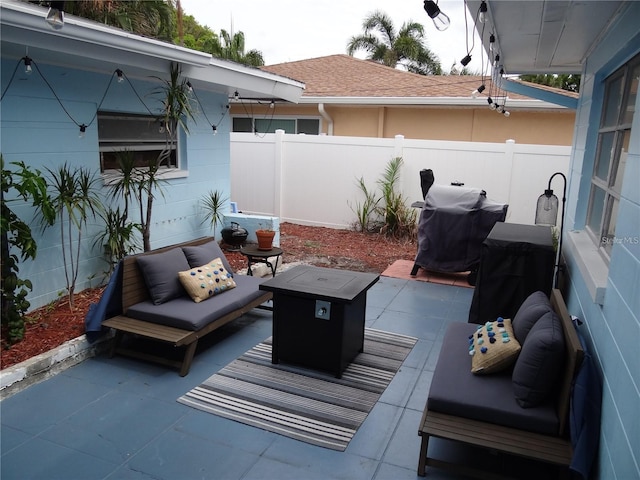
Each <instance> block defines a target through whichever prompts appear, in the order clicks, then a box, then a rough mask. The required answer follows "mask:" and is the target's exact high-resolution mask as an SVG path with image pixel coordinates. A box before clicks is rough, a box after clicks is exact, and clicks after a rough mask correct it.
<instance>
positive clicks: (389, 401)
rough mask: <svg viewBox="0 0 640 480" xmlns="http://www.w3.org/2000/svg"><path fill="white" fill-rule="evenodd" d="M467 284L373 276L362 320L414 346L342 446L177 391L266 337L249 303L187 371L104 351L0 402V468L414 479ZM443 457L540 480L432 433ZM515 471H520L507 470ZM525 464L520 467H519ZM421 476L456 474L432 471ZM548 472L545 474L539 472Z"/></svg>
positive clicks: (44, 474) (6, 472)
mask: <svg viewBox="0 0 640 480" xmlns="http://www.w3.org/2000/svg"><path fill="white" fill-rule="evenodd" d="M472 295H473V290H472V289H470V288H464V287H457V286H450V285H440V284H434V283H427V282H423V281H411V280H404V279H393V278H388V277H381V279H380V281H379V282H378V283H377V284H376V285H374V286H373V288H371V290H370V291H369V294H368V297H367V298H368V300H367V301H368V305H367V320H366V324H367V326H368V327H373V328H377V329H381V330H387V331H392V332H397V333H402V334H406V335H412V336H415V337H417V338H418V339H419V340H418V343H417V344H416V346H415V347H414V349H413V350H412V352H411V353H410V355H409V357H408V358H407V359H406V361H405V363H404V365H403V366H402V368H401V370H400V371H399V372H398V374H397V375H396V377H395V378H394V380H393V382H392V383H391V385H390V386H389V387H388V389H387V390H386V391H385V393H384V394H383V395H382V397H381V398H380V400H379V402H378V403H377V405H376V406H375V407H374V409H373V410H372V412H371V413H370V414H369V416H368V417H367V419H366V420H365V422H364V424H363V425H362V426H361V428H360V429H359V430H358V432H357V434H356V436H355V437H354V439H353V440H352V441H351V443H350V444H349V446H348V448H347V449H346V451H345V452H336V451H332V450H328V449H324V448H321V447H316V446H313V445H309V444H306V443H302V442H299V441H296V440H292V439H289V438H286V437H283V436H280V435H278V434H275V433H270V432H266V431H263V430H260V429H258V428H255V427H250V426H246V425H243V424H240V423H237V422H234V421H231V420H227V419H223V418H220V417H217V416H215V415H211V414H207V413H204V412H201V411H199V410H196V409H193V408H190V407H187V406H185V405H182V404H179V403H177V401H176V399H177V398H178V397H179V396H180V395H182V394H184V393H185V392H187V391H188V390H190V389H191V388H193V387H195V386H196V385H198V384H200V383H201V382H202V381H203V380H205V379H206V378H208V377H209V376H210V375H212V374H213V373H214V372H215V371H217V370H218V369H220V368H222V367H223V366H224V365H226V364H227V363H229V362H230V361H231V360H233V359H235V358H237V357H238V356H240V355H241V354H242V353H244V352H245V351H246V350H248V349H249V348H251V347H252V346H254V345H255V344H257V343H259V342H260V341H262V340H264V339H265V338H266V337H268V336H269V335H271V313H270V312H267V311H263V310H254V311H253V312H251V313H249V314H247V315H245V316H244V317H242V318H241V319H239V320H237V321H236V322H233V323H232V324H230V325H228V326H226V327H224V328H223V329H221V330H220V331H218V332H216V333H213V334H212V335H210V336H209V337H208V338H207V339H205V340H202V341H201V345H200V346H199V350H198V353H197V354H196V357H195V359H194V362H193V365H192V368H191V372H190V373H189V375H187V376H186V377H180V376H179V375H178V373H177V372H176V371H174V370H170V369H167V368H164V367H161V366H156V365H151V364H146V363H143V362H140V361H136V360H132V359H127V358H123V357H116V358H113V359H110V358H107V357H106V356H98V357H94V358H90V359H88V360H86V361H84V362H82V363H81V364H79V365H77V366H75V367H72V368H70V369H68V370H65V371H64V372H62V373H60V374H58V375H56V376H55V377H53V378H50V379H49V380H46V381H44V382H42V383H39V384H37V385H33V386H31V387H29V388H27V389H26V390H24V391H22V392H19V393H17V394H15V395H13V396H11V397H9V398H7V399H5V400H3V401H2V402H1V403H0V417H1V422H2V430H1V438H0V440H1V453H2V456H1V458H0V463H1V470H0V477H1V478H2V479H3V480H10V479H16V480H17V479H19V480H27V479H64V480H76V479H77V480H90V479H137V480H143V479H147V480H150V479H154V480H182V479H185V480H186V479H196V478H205V479H229V480H236V479H237V480H241V479H242V480H251V479H260V480H268V479H277V480H286V479H296V480H299V479H316V478H317V479H319V480H320V479H322V480H331V479H363V480H367V479H375V480H382V479H394V480H401V479H408V478H411V479H413V478H416V469H417V463H418V452H419V448H420V438H419V437H418V434H417V431H418V423H419V421H420V417H421V415H422V409H423V408H424V403H425V400H426V395H427V392H428V389H429V382H430V380H431V376H432V372H433V368H434V366H435V362H436V360H437V356H438V352H439V350H440V346H441V342H442V336H443V333H444V330H445V328H446V326H447V324H448V323H449V322H452V321H466V320H467V315H468V310H469V306H470V304H471V298H472ZM430 448H432V449H435V450H437V451H439V452H440V451H441V452H442V456H443V457H445V458H446V457H452V456H463V457H462V458H464V459H465V461H466V462H480V464H483V463H486V464H487V465H490V466H491V467H492V468H493V467H496V465H497V466H498V468H499V469H500V470H501V471H502V473H503V474H507V475H509V474H511V475H513V477H514V478H536V477H537V478H541V477H539V475H541V474H544V475H547V474H548V473H549V472H545V471H544V469H543V471H542V472H541V471H540V467H539V466H538V465H537V464H535V463H533V462H524V461H523V460H517V459H512V458H503V457H502V456H500V457H499V456H496V455H492V454H487V453H480V452H478V451H475V450H471V449H465V448H462V447H459V446H457V445H455V444H449V443H447V442H444V441H438V440H437V439H434V440H432V441H431V442H430ZM513 472H516V473H513ZM523 472H527V473H526V475H525V474H524V473H523ZM427 476H428V477H427V478H431V479H436V480H437V479H453V478H460V477H459V476H454V475H451V474H447V473H445V472H443V471H440V470H437V469H428V473H427ZM545 478H546V477H545Z"/></svg>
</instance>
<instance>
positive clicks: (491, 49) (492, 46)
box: [489, 33, 496, 54]
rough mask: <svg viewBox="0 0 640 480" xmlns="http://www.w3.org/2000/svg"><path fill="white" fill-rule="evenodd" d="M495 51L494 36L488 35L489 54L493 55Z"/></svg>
mask: <svg viewBox="0 0 640 480" xmlns="http://www.w3.org/2000/svg"><path fill="white" fill-rule="evenodd" d="M495 49H496V36H495V35H494V34H493V33H492V34H491V35H489V52H490V53H491V54H494V53H495Z"/></svg>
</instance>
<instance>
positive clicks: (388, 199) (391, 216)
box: [377, 157, 417, 238]
mask: <svg viewBox="0 0 640 480" xmlns="http://www.w3.org/2000/svg"><path fill="white" fill-rule="evenodd" d="M402 164H403V161H402V157H396V158H393V159H392V160H391V161H390V162H389V163H388V164H387V168H386V169H385V171H384V174H383V176H382V178H381V179H380V180H378V186H379V187H380V190H381V191H382V205H381V206H379V207H378V209H377V211H378V214H379V215H380V216H381V217H382V218H383V226H382V228H381V232H382V233H384V234H385V235H387V236H390V237H396V238H406V237H409V238H413V236H414V235H415V225H416V219H417V212H416V210H415V209H412V208H410V207H407V205H406V203H405V202H406V200H405V198H404V197H403V196H402V194H401V193H400V192H398V191H397V189H398V182H399V181H400V173H401V169H402Z"/></svg>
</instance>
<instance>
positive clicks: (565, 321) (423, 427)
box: [418, 289, 584, 478]
mask: <svg viewBox="0 0 640 480" xmlns="http://www.w3.org/2000/svg"><path fill="white" fill-rule="evenodd" d="M550 300H551V306H552V307H553V309H554V311H555V312H556V313H557V314H558V316H559V317H560V319H561V322H562V327H563V331H564V338H565V350H566V358H565V364H564V368H563V371H562V376H561V386H560V389H559V393H558V398H557V401H556V412H557V415H558V419H559V431H558V434H557V435H555V436H554V435H544V434H540V433H533V432H528V431H525V430H520V429H517V428H511V427H505V426H502V425H496V424H493V423H488V422H482V421H478V420H472V419H468V418H464V417H459V416H456V415H450V414H445V413H440V412H434V411H431V410H429V409H428V407H427V406H425V409H424V412H423V414H422V420H421V421H420V428H419V430H418V435H419V436H420V437H422V441H421V445H420V459H419V461H418V475H419V476H421V477H424V476H425V475H426V466H427V465H430V466H432V467H436V468H442V469H447V470H450V471H453V472H455V473H457V474H458V475H467V476H471V477H476V478H487V472H481V471H478V470H475V469H473V468H471V467H468V466H465V465H458V464H453V463H451V462H446V461H442V460H438V459H435V458H430V457H428V448H429V437H439V438H444V439H448V440H454V441H458V442H462V443H465V444H469V445H473V446H476V447H484V448H487V449H491V450H495V451H499V452H504V453H508V454H512V455H516V456H520V457H524V458H528V459H534V460H539V461H542V462H547V463H550V464H554V465H557V466H561V467H568V466H569V465H570V464H571V459H572V456H573V451H572V448H571V441H570V439H569V432H568V430H569V427H568V418H569V403H570V399H571V390H572V383H573V380H574V378H575V376H576V375H577V372H578V370H579V368H580V365H581V363H582V359H583V356H584V352H583V349H582V346H581V344H580V340H579V338H578V334H577V332H576V331H575V327H574V326H573V322H572V321H571V317H570V316H569V313H568V312H567V307H566V305H565V302H564V300H563V298H562V294H561V293H560V291H559V290H557V289H554V290H552V292H551V296H550ZM490 477H491V478H498V477H496V475H494V474H491V475H490Z"/></svg>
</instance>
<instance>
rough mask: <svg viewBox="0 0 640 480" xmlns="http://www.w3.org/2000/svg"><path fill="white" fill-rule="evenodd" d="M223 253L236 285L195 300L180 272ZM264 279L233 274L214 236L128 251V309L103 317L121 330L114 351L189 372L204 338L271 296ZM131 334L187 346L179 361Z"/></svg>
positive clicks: (124, 267) (125, 287) (224, 268)
mask: <svg viewBox="0 0 640 480" xmlns="http://www.w3.org/2000/svg"><path fill="white" fill-rule="evenodd" d="M217 258H219V259H220V260H221V261H222V266H220V268H219V269H220V270H221V271H222V272H225V273H226V272H229V274H231V275H232V279H233V282H234V283H235V287H234V288H227V289H225V290H224V291H220V293H217V294H213V292H210V294H205V295H204V296H203V297H202V300H200V298H199V299H198V301H194V299H192V297H191V296H190V294H189V293H188V291H187V290H185V288H186V287H184V285H183V284H182V283H181V281H180V280H179V279H178V272H185V271H189V270H192V269H196V267H201V266H205V265H207V264H208V263H209V262H211V261H212V260H213V259H217ZM217 280H218V279H217V278H216V281H217ZM262 282H263V279H261V278H258V277H252V276H247V275H233V270H232V268H231V266H230V265H229V262H228V261H227V259H226V257H225V256H224V253H223V252H222V250H221V249H220V247H219V245H218V244H217V242H215V241H214V239H213V238H210V237H204V238H200V239H197V240H193V241H190V242H186V243H182V244H178V245H172V246H169V247H164V248H160V249H157V250H153V251H150V252H145V253H140V254H138V255H133V256H130V257H126V258H125V259H124V260H123V263H122V314H121V315H117V316H115V317H111V318H109V319H107V320H105V321H103V322H102V325H103V326H105V327H109V328H113V329H114V330H115V337H114V340H113V344H112V348H111V355H115V354H116V353H119V354H122V355H127V356H131V357H135V358H140V359H143V360H150V361H154V362H157V363H161V364H164V365H168V366H173V367H178V368H179V370H180V375H181V376H185V375H187V373H189V368H190V366H191V362H192V360H193V356H194V353H195V350H196V346H197V343H198V339H200V338H201V337H203V336H204V335H206V334H208V333H210V332H212V331H214V330H216V329H217V328H219V327H221V326H223V325H225V324H227V323H228V322H230V321H232V320H234V319H236V318H238V317H240V316H241V315H243V314H245V313H246V312H248V311H250V310H252V309H253V308H256V307H260V306H263V304H264V303H265V302H267V301H269V300H270V299H271V297H272V294H271V293H270V292H265V291H262V290H260V289H259V288H258V287H259V285H260V284H261V283H262ZM194 288H195V287H194ZM203 291H204V285H203ZM125 334H127V335H135V336H138V337H143V338H146V339H150V340H154V341H159V342H165V343H169V344H171V345H173V346H174V347H176V348H184V350H185V351H184V355H183V357H182V359H180V360H178V361H175V360H172V359H170V358H167V356H165V355H162V354H153V353H149V352H147V351H143V350H138V349H136V348H131V347H127V346H124V345H123V342H122V340H123V337H124V335H125Z"/></svg>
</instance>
